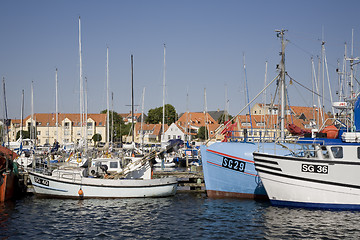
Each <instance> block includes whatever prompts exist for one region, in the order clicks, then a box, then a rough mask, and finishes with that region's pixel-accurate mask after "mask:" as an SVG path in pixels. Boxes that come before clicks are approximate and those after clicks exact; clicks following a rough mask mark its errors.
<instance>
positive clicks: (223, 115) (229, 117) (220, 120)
mask: <svg viewBox="0 0 360 240" xmlns="http://www.w3.org/2000/svg"><path fill="white" fill-rule="evenodd" d="M226 117H227V119H228V120H230V119H232V118H233V117H232V116H231V115H230V114H228V115H225V114H221V116H220V117H219V119H218V123H219V124H222V123H224V122H225V119H226Z"/></svg>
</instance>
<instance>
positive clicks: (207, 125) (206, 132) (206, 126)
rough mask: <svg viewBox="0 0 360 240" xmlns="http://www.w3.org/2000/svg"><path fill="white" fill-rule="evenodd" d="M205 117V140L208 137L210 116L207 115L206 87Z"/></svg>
mask: <svg viewBox="0 0 360 240" xmlns="http://www.w3.org/2000/svg"><path fill="white" fill-rule="evenodd" d="M204 115H205V116H204V118H205V140H207V139H208V137H209V136H208V135H209V133H208V127H209V124H208V116H207V101H206V88H204Z"/></svg>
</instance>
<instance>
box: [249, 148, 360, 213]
mask: <svg viewBox="0 0 360 240" xmlns="http://www.w3.org/2000/svg"><path fill="white" fill-rule="evenodd" d="M254 159H255V166H256V169H257V171H258V173H259V175H260V177H261V180H262V181H263V183H264V186H265V189H266V191H267V193H268V195H269V199H270V201H271V203H272V204H273V205H277V206H290V207H306V208H325V209H351V210H353V209H356V210H360V180H359V177H358V173H359V170H360V163H359V162H356V161H347V160H345V159H341V161H340V160H337V161H334V160H319V159H312V158H309V159H307V158H297V157H291V156H276V155H271V154H264V153H254Z"/></svg>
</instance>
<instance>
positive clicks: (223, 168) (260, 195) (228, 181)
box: [200, 31, 285, 200]
mask: <svg viewBox="0 0 360 240" xmlns="http://www.w3.org/2000/svg"><path fill="white" fill-rule="evenodd" d="M283 34H284V31H281V32H278V37H281V40H282V52H281V56H282V58H281V62H280V66H283V67H284V68H285V57H284V56H285V52H284V51H285V47H284V46H285V43H284V40H283ZM279 79H285V71H284V70H283V71H280V74H279V75H278V76H277V77H275V78H274V79H273V80H272V81H271V82H270V83H268V85H267V86H266V87H265V88H264V89H263V90H262V91H261V92H260V93H259V94H258V96H259V95H260V94H261V93H262V92H263V91H264V90H265V89H266V88H267V87H268V86H269V85H270V84H272V83H273V82H274V81H275V80H279ZM279 82H280V83H281V82H282V81H279ZM284 89H285V87H284V88H283V89H282V91H285V90H284ZM255 99H256V97H255V98H254V99H253V100H252V101H250V102H248V104H247V105H245V106H244V108H243V109H242V110H241V111H240V112H239V114H240V113H241V112H242V111H243V110H244V109H246V108H247V107H248V106H249V105H250V104H251V103H252V102H253V101H254V100H255ZM281 106H284V104H282V105H281ZM281 112H282V113H284V110H283V111H281ZM234 118H235V117H234ZM234 118H233V119H234ZM282 119H284V117H283V116H282ZM232 128H233V123H232V122H231V120H229V121H227V122H226V123H224V126H223V129H222V133H223V134H224V136H225V138H224V140H225V142H214V143H212V142H211V141H209V140H208V141H207V144H205V145H201V146H200V152H201V161H202V167H203V172H204V181H205V188H206V193H207V195H208V196H209V197H211V198H240V199H259V200H261V199H263V200H266V199H268V196H267V193H266V191H265V188H264V186H263V184H262V181H261V179H260V177H259V175H258V173H257V171H256V169H255V165H254V159H253V152H254V151H256V150H257V149H258V144H257V143H255V142H260V144H261V145H267V144H271V142H272V141H274V140H275V138H269V137H261V136H265V134H261V133H260V132H261V131H262V130H259V131H258V132H259V133H258V136H260V137H257V138H251V139H250V138H245V139H244V140H243V141H239V140H235V141H231V134H230V133H231V132H232ZM253 131H255V130H253ZM283 133H284V130H283V129H282V130H281V134H283ZM282 149H283V147H282V146H278V147H277V151H278V152H279V153H280V151H282Z"/></svg>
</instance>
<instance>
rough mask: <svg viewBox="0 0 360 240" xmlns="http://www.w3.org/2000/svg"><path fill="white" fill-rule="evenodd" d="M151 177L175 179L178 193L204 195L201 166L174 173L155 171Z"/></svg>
mask: <svg viewBox="0 0 360 240" xmlns="http://www.w3.org/2000/svg"><path fill="white" fill-rule="evenodd" d="M153 177H154V178H161V177H176V178H177V180H178V190H177V192H178V193H205V183H204V174H203V171H202V167H201V166H191V167H190V168H188V169H181V170H175V171H162V170H155V171H154V173H153Z"/></svg>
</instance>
